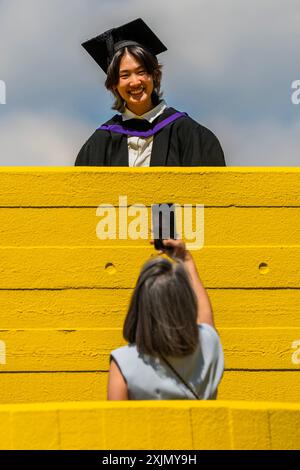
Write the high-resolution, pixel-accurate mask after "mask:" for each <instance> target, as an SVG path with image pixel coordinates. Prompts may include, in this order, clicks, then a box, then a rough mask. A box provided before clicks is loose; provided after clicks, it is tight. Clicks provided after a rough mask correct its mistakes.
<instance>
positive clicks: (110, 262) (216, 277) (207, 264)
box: [0, 246, 300, 289]
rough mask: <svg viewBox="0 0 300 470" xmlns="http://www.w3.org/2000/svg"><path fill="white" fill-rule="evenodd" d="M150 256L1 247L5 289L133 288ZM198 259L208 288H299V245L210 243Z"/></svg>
mask: <svg viewBox="0 0 300 470" xmlns="http://www.w3.org/2000/svg"><path fill="white" fill-rule="evenodd" d="M151 256H155V252H154V250H153V249H151V248H150V247H149V248H139V249H136V248H133V247H128V248H127V249H126V250H124V248H122V247H106V248H103V247H101V248H97V247H79V248H77V247H37V248H31V247H19V248H15V247H13V248H9V247H5V248H4V247H0V259H1V271H0V288H1V289H65V288H70V287H72V288H114V289H117V288H133V287H134V285H135V283H136V279H137V276H138V274H139V272H140V268H141V265H142V264H143V263H145V262H146V261H147V260H148V259H149V258H150V257H151ZM194 259H195V262H196V264H197V265H198V266H199V270H200V272H201V275H202V280H203V283H204V285H205V286H206V287H207V288H218V289H221V288H223V289H224V288H226V289H228V288H256V289H263V288H300V276H299V266H300V246H294V247H292V246H289V247H285V246H279V247H273V246H272V247H222V248H220V247H209V248H203V249H202V250H200V251H199V250H198V251H196V252H195V253H194Z"/></svg>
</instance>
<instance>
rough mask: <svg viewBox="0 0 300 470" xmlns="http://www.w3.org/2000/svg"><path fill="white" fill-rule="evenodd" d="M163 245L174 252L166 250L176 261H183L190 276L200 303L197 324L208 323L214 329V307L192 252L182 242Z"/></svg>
mask: <svg viewBox="0 0 300 470" xmlns="http://www.w3.org/2000/svg"><path fill="white" fill-rule="evenodd" d="M163 243H164V245H165V246H166V247H170V248H172V251H171V250H166V251H165V253H166V254H167V255H168V256H170V258H172V259H174V260H178V259H179V260H181V261H183V263H184V265H185V268H186V270H187V272H188V273H189V275H190V278H191V283H192V286H193V288H194V291H195V294H196V297H197V301H198V317H197V323H208V324H209V325H211V326H213V327H214V326H215V325H214V318H213V311H212V306H211V303H210V300H209V297H208V295H207V292H206V290H205V288H204V286H203V284H202V282H201V279H200V276H199V274H198V270H197V267H196V264H195V262H194V260H193V257H192V254H191V252H190V251H188V250H187V249H186V247H185V243H184V241H182V240H164V242H163Z"/></svg>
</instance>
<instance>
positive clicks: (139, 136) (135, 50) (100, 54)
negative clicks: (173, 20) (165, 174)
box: [75, 18, 225, 167]
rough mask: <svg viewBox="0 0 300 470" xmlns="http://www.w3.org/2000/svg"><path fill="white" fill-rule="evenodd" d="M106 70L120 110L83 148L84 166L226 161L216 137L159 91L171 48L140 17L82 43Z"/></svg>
mask: <svg viewBox="0 0 300 470" xmlns="http://www.w3.org/2000/svg"><path fill="white" fill-rule="evenodd" d="M82 45H83V47H84V48H85V49H86V51H87V52H88V53H89V54H90V55H91V56H92V57H93V59H94V60H95V61H96V62H97V63H98V65H99V66H100V67H101V68H102V70H103V71H104V72H105V73H106V74H107V79H106V82H105V86H106V88H107V89H108V90H110V91H111V92H112V93H113V95H114V97H115V102H114V106H113V109H116V110H117V111H118V112H119V114H116V115H115V116H114V117H113V118H112V119H111V120H109V121H107V122H106V123H105V124H103V125H101V126H100V127H99V128H98V129H97V130H96V131H95V132H94V133H93V135H92V136H91V137H90V138H89V139H88V140H87V142H86V143H85V144H84V145H83V147H82V149H81V150H80V152H79V154H78V156H77V159H76V162H75V165H81V166H130V167H133V166H225V160H224V154H223V151H222V148H221V146H220V143H219V141H218V139H217V138H216V136H215V135H214V134H213V133H212V132H211V131H210V130H209V129H207V128H206V127H204V126H202V125H201V124H199V123H197V122H196V121H194V120H193V119H191V118H190V117H189V116H188V115H187V114H186V113H183V112H179V111H177V110H176V109H174V108H172V107H169V106H167V104H166V102H165V101H164V100H162V96H161V92H160V84H161V76H162V73H161V65H160V64H159V63H158V60H157V57H156V55H157V54H160V53H161V52H164V51H166V50H167V48H166V47H165V46H164V45H163V44H162V42H161V41H160V40H159V39H158V37H157V36H156V35H155V34H154V33H153V32H152V31H151V29H150V28H149V27H148V26H147V25H146V24H145V23H144V21H143V20H142V19H141V18H139V19H136V20H134V21H131V22H130V23H128V24H125V25H123V26H121V27H119V28H115V29H111V30H109V31H106V32H105V33H103V34H101V35H100V36H97V37H95V38H93V39H91V40H89V41H87V42H85V43H83V44H82Z"/></svg>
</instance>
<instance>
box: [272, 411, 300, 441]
mask: <svg viewBox="0 0 300 470" xmlns="http://www.w3.org/2000/svg"><path fill="white" fill-rule="evenodd" d="M290 408H292V409H290V410H289V409H287V410H280V409H274V410H272V409H271V411H270V433H271V438H272V449H273V450H277V449H280V450H299V449H300V409H299V405H298V406H297V408H298V409H296V406H294V407H290Z"/></svg>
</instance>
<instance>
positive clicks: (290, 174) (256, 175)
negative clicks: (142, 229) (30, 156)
mask: <svg viewBox="0 0 300 470" xmlns="http://www.w3.org/2000/svg"><path fill="white" fill-rule="evenodd" d="M0 187H1V193H0V206H1V207H51V206H53V207H97V206H98V205H99V204H104V203H109V204H113V205H114V206H118V204H119V196H120V195H126V196H128V204H129V205H131V204H137V203H141V204H145V205H146V206H151V204H153V202H161V201H164V202H177V203H178V204H195V203H198V204H205V205H206V206H217V207H230V206H244V207H253V206H273V207H280V206H290V207H299V206H300V171H299V168H284V167H280V168H275V167H274V168H270V167H265V168H263V167H259V168H255V167H248V168H247V167H245V168H243V167H237V168H234V167H230V168H212V167H209V168H200V167H197V168H155V167H151V168H134V170H132V169H131V168H96V167H90V168H79V167H77V168H70V167H65V168H63V167H47V168H45V167H18V168H16V167H4V168H1V169H0ZM154 194H156V195H157V198H158V200H157V201H153V195H154ZM172 196H173V197H174V198H175V197H176V201H175V200H174V201H173V200H172V199H173V198H172ZM170 198H171V199H170Z"/></svg>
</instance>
